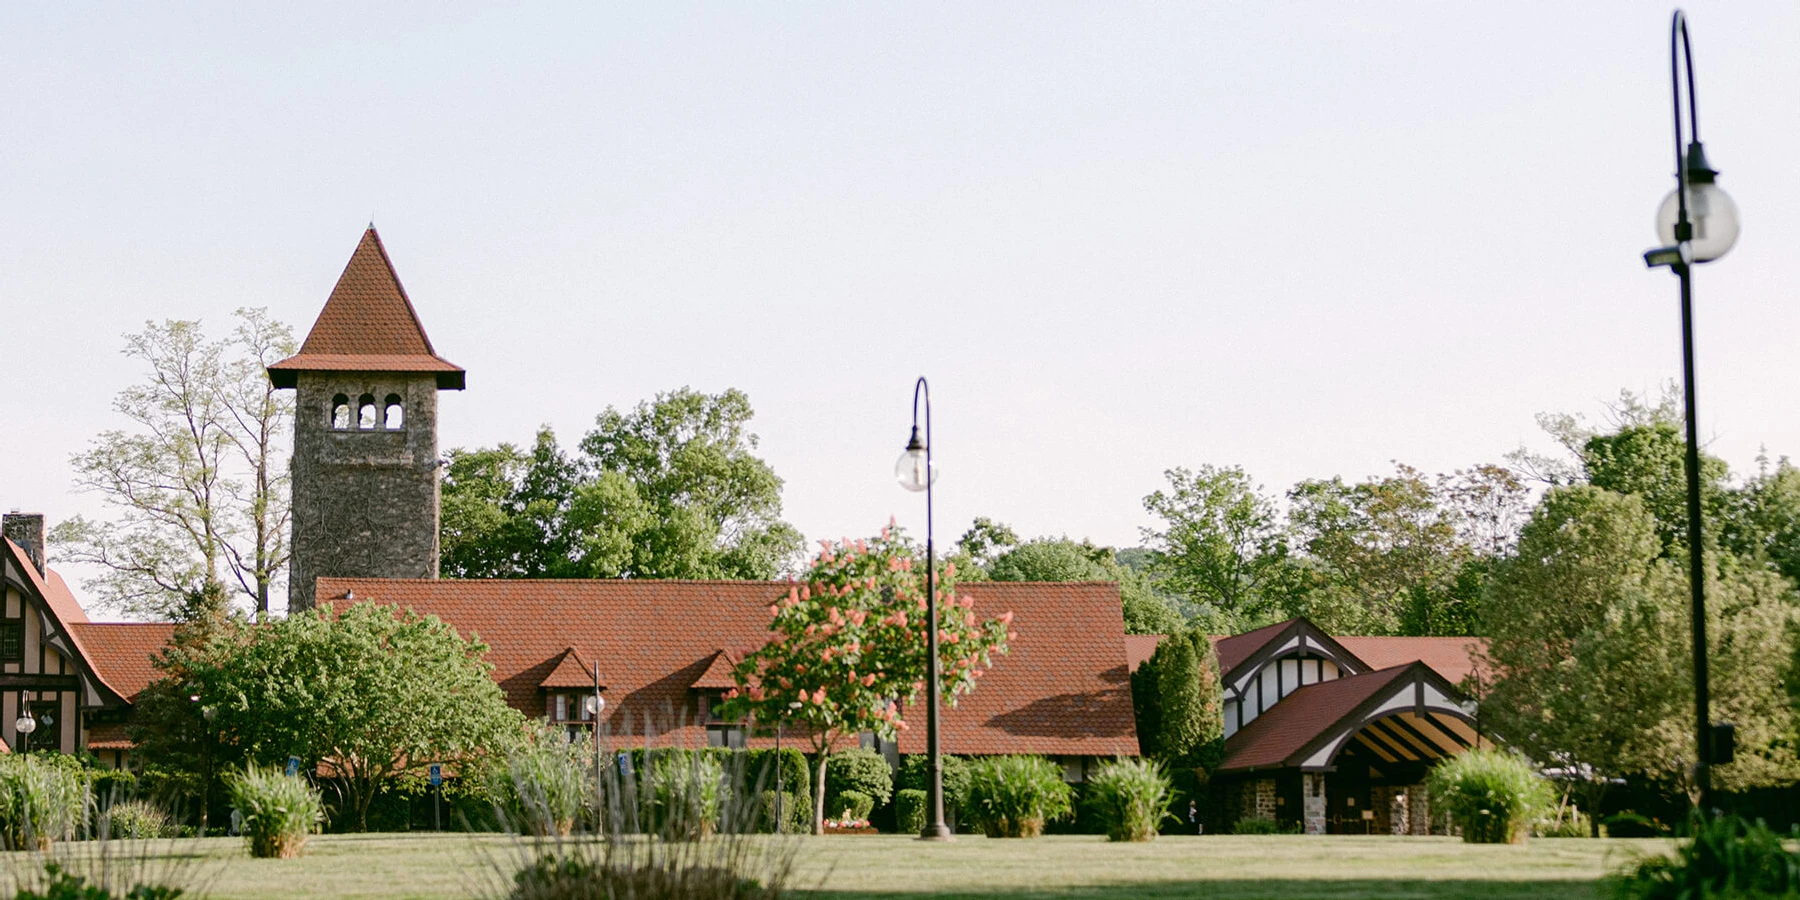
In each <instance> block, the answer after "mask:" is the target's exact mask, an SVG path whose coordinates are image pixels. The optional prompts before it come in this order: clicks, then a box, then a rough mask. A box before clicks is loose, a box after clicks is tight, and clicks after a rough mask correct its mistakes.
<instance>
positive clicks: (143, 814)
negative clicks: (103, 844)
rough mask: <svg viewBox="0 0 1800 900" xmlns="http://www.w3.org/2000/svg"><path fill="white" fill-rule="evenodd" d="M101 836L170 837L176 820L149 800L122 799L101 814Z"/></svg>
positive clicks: (140, 838)
mask: <svg viewBox="0 0 1800 900" xmlns="http://www.w3.org/2000/svg"><path fill="white" fill-rule="evenodd" d="M99 824H100V829H101V837H103V838H111V839H113V840H132V841H137V840H147V839H149V838H159V837H169V836H171V835H172V834H173V833H174V831H175V822H174V820H173V819H171V818H170V817H169V814H168V813H167V812H164V811H163V809H162V807H160V806H157V805H156V804H155V803H152V802H150V801H148V800H120V801H118V802H117V803H114V804H113V805H112V806H110V807H107V809H106V812H105V813H102V814H101V816H100V823H99Z"/></svg>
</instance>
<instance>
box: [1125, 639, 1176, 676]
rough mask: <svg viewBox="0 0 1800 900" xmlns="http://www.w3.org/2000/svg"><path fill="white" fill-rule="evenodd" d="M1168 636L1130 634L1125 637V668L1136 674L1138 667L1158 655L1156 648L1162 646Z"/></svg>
mask: <svg viewBox="0 0 1800 900" xmlns="http://www.w3.org/2000/svg"><path fill="white" fill-rule="evenodd" d="M1164 637H1167V635H1161V634H1128V635H1126V636H1125V668H1126V669H1127V670H1129V671H1132V672H1136V671H1137V670H1138V666H1141V665H1143V664H1144V663H1147V662H1149V661H1150V657H1152V656H1155V655H1156V648H1157V646H1158V645H1160V644H1162V639H1163V638H1164Z"/></svg>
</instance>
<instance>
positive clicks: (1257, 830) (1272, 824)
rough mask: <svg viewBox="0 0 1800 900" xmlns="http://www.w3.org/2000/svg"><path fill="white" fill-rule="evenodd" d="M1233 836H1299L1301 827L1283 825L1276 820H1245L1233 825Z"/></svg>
mask: <svg viewBox="0 0 1800 900" xmlns="http://www.w3.org/2000/svg"><path fill="white" fill-rule="evenodd" d="M1231 833H1232V834H1299V833H1300V826H1299V825H1298V824H1294V825H1283V824H1281V823H1280V822H1277V821H1275V820H1274V819H1258V818H1244V819H1239V820H1237V821H1236V822H1233V823H1231Z"/></svg>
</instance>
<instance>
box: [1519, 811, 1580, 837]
mask: <svg viewBox="0 0 1800 900" xmlns="http://www.w3.org/2000/svg"><path fill="white" fill-rule="evenodd" d="M1593 833H1594V826H1593V819H1591V818H1590V817H1589V816H1588V815H1587V814H1586V813H1584V812H1582V811H1581V810H1580V809H1578V808H1576V807H1574V806H1570V807H1569V808H1568V809H1566V810H1564V811H1563V812H1562V814H1561V816H1560V817H1558V816H1551V817H1549V818H1546V819H1543V820H1541V821H1539V822H1538V824H1537V825H1536V826H1535V827H1534V828H1532V829H1531V834H1532V836H1533V837H1552V838H1584V837H1588V836H1590V835H1592V834H1593Z"/></svg>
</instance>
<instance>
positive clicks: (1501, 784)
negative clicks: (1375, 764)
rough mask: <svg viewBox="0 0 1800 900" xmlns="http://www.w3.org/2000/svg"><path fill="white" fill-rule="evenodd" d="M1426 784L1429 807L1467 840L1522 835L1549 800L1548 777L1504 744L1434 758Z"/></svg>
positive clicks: (1499, 840)
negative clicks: (1439, 760) (1436, 760)
mask: <svg viewBox="0 0 1800 900" xmlns="http://www.w3.org/2000/svg"><path fill="white" fill-rule="evenodd" d="M1426 785H1427V787H1428V788H1429V790H1430V792H1431V808H1432V809H1434V810H1443V811H1444V812H1446V813H1448V814H1449V815H1450V821H1451V822H1453V823H1455V824H1456V826H1457V827H1458V828H1461V829H1462V836H1463V840H1464V841H1466V842H1468V843H1471V844H1511V843H1519V842H1522V841H1524V840H1525V838H1526V835H1527V834H1528V833H1529V831H1530V826H1531V823H1532V822H1533V821H1535V820H1536V819H1537V818H1538V816H1539V815H1541V814H1542V812H1543V810H1544V809H1545V808H1546V807H1548V806H1549V805H1550V801H1551V791H1550V783H1549V782H1547V781H1545V780H1544V778H1543V777H1542V776H1540V775H1539V774H1538V773H1537V771H1536V770H1535V769H1534V768H1532V765H1531V763H1529V762H1527V761H1526V760H1525V758H1524V757H1522V756H1519V755H1518V754H1516V753H1511V752H1508V751H1505V750H1470V751H1469V752H1467V753H1464V754H1462V755H1461V756H1458V757H1456V758H1455V759H1451V760H1447V761H1445V762H1443V763H1440V764H1439V765H1438V766H1437V767H1436V768H1434V769H1432V770H1431V775H1430V776H1429V777H1428V778H1427V779H1426Z"/></svg>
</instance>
